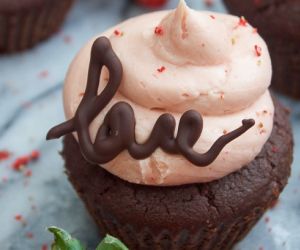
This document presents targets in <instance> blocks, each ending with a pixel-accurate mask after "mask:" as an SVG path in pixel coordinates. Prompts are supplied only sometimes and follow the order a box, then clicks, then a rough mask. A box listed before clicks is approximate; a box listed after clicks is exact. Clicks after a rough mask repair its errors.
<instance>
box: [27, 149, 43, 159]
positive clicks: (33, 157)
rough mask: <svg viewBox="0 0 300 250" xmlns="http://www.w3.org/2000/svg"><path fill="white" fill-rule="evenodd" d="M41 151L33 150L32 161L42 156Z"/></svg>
mask: <svg viewBox="0 0 300 250" xmlns="http://www.w3.org/2000/svg"><path fill="white" fill-rule="evenodd" d="M40 155H41V154H40V152H39V151H38V150H33V151H32V152H31V154H30V158H31V160H32V161H35V160H37V159H38V158H40Z"/></svg>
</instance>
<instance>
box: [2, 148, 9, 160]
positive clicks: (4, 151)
mask: <svg viewBox="0 0 300 250" xmlns="http://www.w3.org/2000/svg"><path fill="white" fill-rule="evenodd" d="M9 156H10V153H9V152H8V151H7V150H2V151H0V162H1V161H4V160H7V159H8V158H9Z"/></svg>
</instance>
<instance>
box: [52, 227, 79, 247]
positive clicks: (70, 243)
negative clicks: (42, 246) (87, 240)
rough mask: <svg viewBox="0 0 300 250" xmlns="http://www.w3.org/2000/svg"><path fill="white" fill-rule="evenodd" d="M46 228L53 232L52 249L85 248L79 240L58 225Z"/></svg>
mask: <svg viewBox="0 0 300 250" xmlns="http://www.w3.org/2000/svg"><path fill="white" fill-rule="evenodd" d="M48 230H49V231H50V232H51V233H53V234H54V242H53V244H52V246H51V249H52V250H85V248H84V247H83V246H82V244H81V243H80V241H79V240H77V239H75V238H72V236H71V235H70V234H69V233H67V232H66V231H65V230H63V229H61V228H58V227H49V228H48Z"/></svg>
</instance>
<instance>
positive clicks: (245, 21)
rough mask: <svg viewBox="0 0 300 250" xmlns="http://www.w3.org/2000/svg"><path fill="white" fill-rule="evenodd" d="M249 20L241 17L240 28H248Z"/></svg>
mask: <svg viewBox="0 0 300 250" xmlns="http://www.w3.org/2000/svg"><path fill="white" fill-rule="evenodd" d="M247 23H248V22H247V20H246V19H245V17H243V16H241V17H240V20H239V26H244V27H246V26H247Z"/></svg>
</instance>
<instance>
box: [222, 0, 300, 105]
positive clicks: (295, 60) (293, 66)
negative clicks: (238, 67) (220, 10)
mask: <svg viewBox="0 0 300 250" xmlns="http://www.w3.org/2000/svg"><path fill="white" fill-rule="evenodd" d="M224 3H225V5H226V6H227V8H228V10H229V12H230V13H232V14H234V15H238V16H245V18H246V19H247V20H248V21H249V22H250V23H251V24H252V25H253V26H255V27H257V28H258V32H259V34H260V35H262V37H263V38H264V39H265V40H266V42H267V45H268V47H269V51H270V55H271V59H272V64H273V80H272V87H273V88H274V89H275V90H277V91H278V92H280V93H283V94H286V95H289V96H291V97H294V98H297V99H300V0H243V1H241V0H224Z"/></svg>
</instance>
